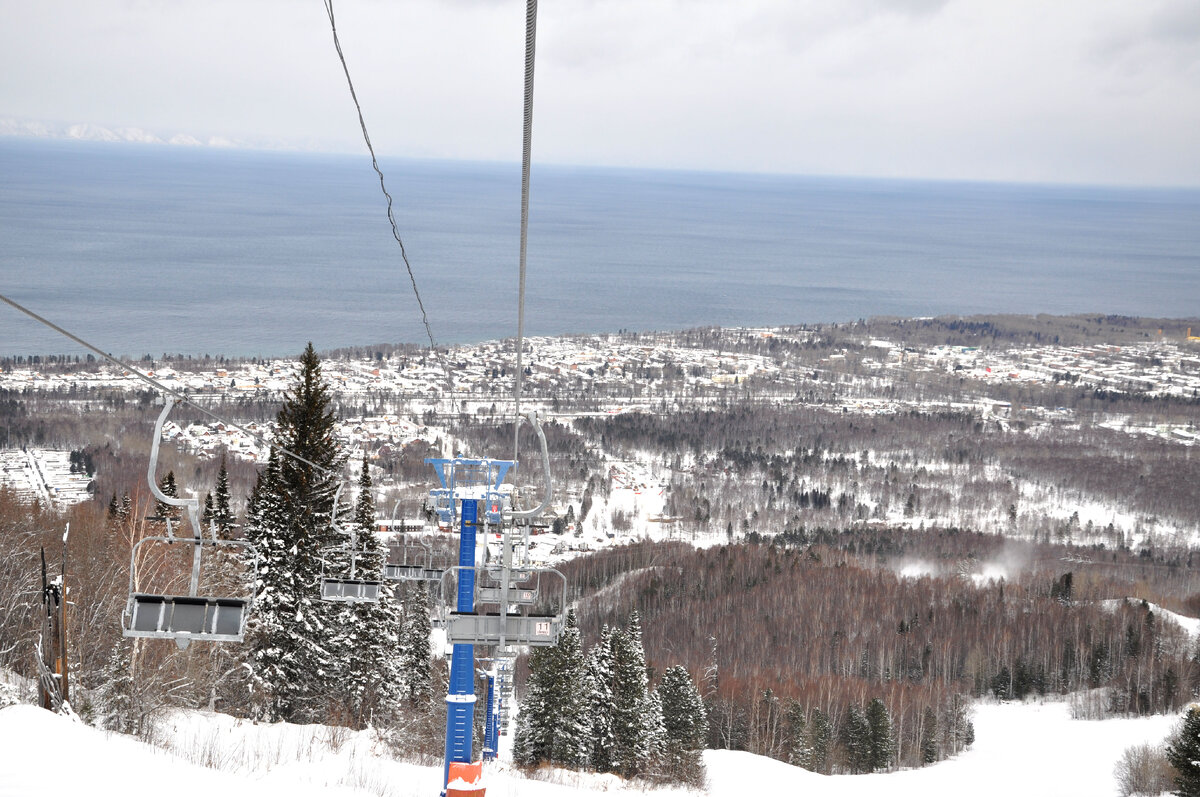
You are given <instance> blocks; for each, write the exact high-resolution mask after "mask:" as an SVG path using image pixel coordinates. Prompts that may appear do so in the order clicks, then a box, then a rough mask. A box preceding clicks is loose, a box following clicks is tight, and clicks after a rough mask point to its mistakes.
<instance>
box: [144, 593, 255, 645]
mask: <svg viewBox="0 0 1200 797" xmlns="http://www.w3.org/2000/svg"><path fill="white" fill-rule="evenodd" d="M130 602H131V604H132V612H131V614H130V618H129V628H127V629H126V630H125V636H131V637H157V638H160V639H169V638H176V637H188V638H191V639H196V640H202V641H212V642H241V641H242V629H243V627H244V625H245V622H244V621H245V619H246V605H247V601H246V600H245V599H244V598H209V597H193V596H190V595H150V594H146V593H134V594H133V595H132V596H131V597H130Z"/></svg>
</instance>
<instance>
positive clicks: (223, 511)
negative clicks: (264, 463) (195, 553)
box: [212, 452, 234, 536]
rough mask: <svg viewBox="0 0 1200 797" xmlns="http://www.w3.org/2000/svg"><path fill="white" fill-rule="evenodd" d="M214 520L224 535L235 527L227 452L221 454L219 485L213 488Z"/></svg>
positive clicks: (218, 473) (218, 472)
mask: <svg viewBox="0 0 1200 797" xmlns="http://www.w3.org/2000/svg"><path fill="white" fill-rule="evenodd" d="M212 521H213V523H215V524H216V525H217V528H218V529H220V530H221V531H222V536H227V535H228V529H230V528H232V527H233V521H234V517H233V509H232V507H231V505H230V494H229V470H228V468H227V467H226V462H225V454H224V452H222V454H221V469H220V470H219V471H217V485H216V487H215V488H214V489H213V514H212Z"/></svg>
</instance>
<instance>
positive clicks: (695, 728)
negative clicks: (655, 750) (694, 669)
mask: <svg viewBox="0 0 1200 797" xmlns="http://www.w3.org/2000/svg"><path fill="white" fill-rule="evenodd" d="M658 695H659V698H660V699H661V701H662V718H663V728H664V730H665V732H666V736H667V739H668V740H670V741H672V742H675V743H677V744H678V745H679V748H680V749H681V750H702V749H704V744H705V741H706V740H707V739H708V715H707V712H706V711H705V710H704V701H703V700H702V699H701V698H700V691H699V690H698V689H697V688H696V685H695V684H694V683H693V682H692V676H691V675H690V674H689V673H688V671H687V668H686V667H684V666H682V665H676V666H674V667H671V668H669V669H668V670H667V671H666V672H664V673H663V677H662V680H661V681H660V682H659V684H658Z"/></svg>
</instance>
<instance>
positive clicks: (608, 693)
mask: <svg viewBox="0 0 1200 797" xmlns="http://www.w3.org/2000/svg"><path fill="white" fill-rule="evenodd" d="M612 638H613V632H612V629H610V628H609V627H608V625H607V624H605V625H604V626H603V627H602V628H601V629H600V640H599V641H598V642H597V643H596V644H595V645H593V646H592V649H591V650H590V651H588V656H587V665H586V690H585V691H586V694H587V703H588V716H589V718H590V720H591V751H590V754H589V760H590V762H591V766H592V769H594V770H596V771H598V772H609V771H611V770H612V768H613V766H614V759H613V746H614V741H615V740H614V729H613V641H612Z"/></svg>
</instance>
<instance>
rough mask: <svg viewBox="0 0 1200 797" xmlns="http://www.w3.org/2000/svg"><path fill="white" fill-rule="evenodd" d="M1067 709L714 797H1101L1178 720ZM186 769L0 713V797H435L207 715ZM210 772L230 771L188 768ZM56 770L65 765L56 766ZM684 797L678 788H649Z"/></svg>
mask: <svg viewBox="0 0 1200 797" xmlns="http://www.w3.org/2000/svg"><path fill="white" fill-rule="evenodd" d="M1069 711H1070V710H1069V708H1068V706H1067V704H1065V703H1046V704H1040V705H1039V704H1033V703H1030V704H1016V703H1009V704H999V705H996V704H983V705H980V706H978V707H977V708H976V711H975V718H974V722H975V730H976V742H975V746H974V747H973V748H972V749H971V750H969V751H967V752H965V753H963V754H962V755H960V756H959V757H958V758H955V759H953V760H951V761H944V762H942V763H939V764H936V765H934V766H931V767H925V768H923V769H917V770H908V771H904V772H894V773H889V774H882V775H856V776H848V775H842V776H835V777H826V776H823V775H816V774H813V773H811V772H806V771H804V770H802V769H797V768H796V767H792V766H788V765H787V764H784V763H782V762H779V761H774V760H772V759H768V758H763V757H761V756H755V755H751V754H750V753H743V752H736V751H730V750H709V751H707V752H705V754H704V760H705V763H706V764H707V767H708V778H709V786H708V789H707V790H706V792H705V793H707V794H710V795H713V796H714V797H756V796H757V795H765V794H785V795H791V794H796V795H804V797H859V796H860V795H861V797H877V795H879V794H888V795H893V796H894V797H905V796H906V795H913V797H918V796H919V797H929V796H930V795H955V796H956V797H957V795H971V796H972V797H991V796H994V797H1014V796H1016V797H1036V795H1050V794H1053V795H1055V796H1056V797H1073V796H1075V795H1077V796H1078V797H1101V796H1103V795H1115V794H1117V793H1118V792H1117V787H1116V783H1115V781H1114V779H1113V765H1114V764H1115V762H1116V760H1117V758H1118V757H1119V756H1120V755H1121V753H1122V751H1124V749H1125V748H1126V747H1129V746H1131V745H1134V744H1141V743H1146V742H1149V743H1155V744H1157V743H1159V742H1161V741H1162V740H1163V738H1165V737H1166V735H1167V734H1168V733H1169V732H1170V730H1171V727H1172V725H1173V724H1174V723H1175V721H1176V718H1175V717H1174V716H1170V717H1163V716H1158V717H1148V718H1142V719H1113V720H1104V721H1076V720H1072V719H1071V718H1070V713H1069ZM159 736H160V738H162V739H163V743H164V744H166V745H167V746H169V747H170V748H171V749H173V750H175V751H176V752H178V753H181V754H182V755H184V756H186V758H185V757H180V756H179V755H175V754H172V753H168V752H164V751H163V750H159V749H156V748H154V747H151V746H149V745H145V744H142V743H141V742H138V741H135V740H133V739H131V738H128V737H124V736H119V735H116V734H108V733H104V732H103V731H98V730H95V729H93V728H89V727H86V726H84V725H81V724H78V723H73V722H71V721H69V720H67V719H64V718H62V717H57V716H54V715H52V714H50V713H49V712H46V711H43V710H41V709H39V708H35V707H32V706H25V705H22V706H11V707H9V708H6V709H2V710H0V751H2V752H3V755H0V797H28V795H33V794H38V793H41V791H42V790H43V789H44V788H45V786H46V785H47V784H48V783H53V784H54V788H55V790H56V791H59V792H61V793H64V794H110V793H116V792H117V791H120V793H122V794H129V795H144V794H166V793H169V794H171V795H173V797H192V795H195V796H196V797H213V795H219V796H220V797H239V796H240V795H247V796H248V797H310V796H311V797H316V795H322V797H366V796H367V795H372V796H377V797H408V796H409V795H412V796H413V797H417V796H418V795H419V796H420V797H434V795H436V794H437V793H438V792H439V790H440V785H441V783H440V781H441V774H442V770H441V767H440V766H434V767H427V766H418V765H415V764H404V763H400V762H397V761H393V760H391V759H390V758H387V757H384V756H382V755H377V752H379V753H381V752H382V750H380V746H379V743H378V740H376V739H375V738H374V735H373V734H372V733H370V732H369V731H364V732H360V733H352V732H349V731H342V730H338V729H329V728H325V727H322V726H299V725H284V724H278V725H266V724H263V725H254V724H252V723H249V722H242V721H239V720H235V719H233V718H231V717H226V716H223V715H217V714H207V713H202V712H176V713H174V714H172V715H170V716H168V717H167V718H165V719H164V720H163V722H162V723H161V724H160V726H159ZM200 760H203V761H209V762H213V763H217V764H219V765H220V766H222V767H224V768H225V769H226V770H227V771H221V772H218V771H214V770H212V769H206V768H204V767H201V766H199V765H197V764H195V763H190V761H200ZM64 762H65V763H66V765H65V766H64ZM484 780H485V784H486V786H487V794H488V796H489V797H586V796H587V795H593V794H596V793H599V792H604V793H607V794H633V793H641V789H639V788H636V787H632V788H629V787H626V785H625V784H623V783H622V782H621V780H620V779H619V778H617V777H616V776H613V775H594V774H587V773H574V772H566V771H561V770H547V771H544V772H543V773H542V775H541V778H540V779H537V780H530V779H526V778H524V777H523V776H522V775H521V774H520V773H518V772H515V771H513V770H511V769H510V768H509V767H506V766H504V765H499V766H497V765H490V766H489V767H487V768H485V772H484ZM652 793H653V794H654V795H658V797H685V795H689V794H693V795H694V792H688V791H686V790H683V789H655V790H653V791H652Z"/></svg>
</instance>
